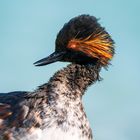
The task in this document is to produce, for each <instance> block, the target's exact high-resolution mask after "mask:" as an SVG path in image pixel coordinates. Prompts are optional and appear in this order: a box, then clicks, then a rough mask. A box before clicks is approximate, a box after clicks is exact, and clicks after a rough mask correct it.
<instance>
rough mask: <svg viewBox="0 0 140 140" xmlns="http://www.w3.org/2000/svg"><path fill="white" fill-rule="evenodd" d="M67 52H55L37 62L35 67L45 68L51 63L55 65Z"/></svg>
mask: <svg viewBox="0 0 140 140" xmlns="http://www.w3.org/2000/svg"><path fill="white" fill-rule="evenodd" d="M64 54H65V52H54V53H52V54H51V55H49V56H48V57H45V58H43V59H41V60H39V61H37V62H35V63H34V65H35V66H44V65H48V64H50V63H54V62H56V61H61V60H62V58H63V56H64Z"/></svg>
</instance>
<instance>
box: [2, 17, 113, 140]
mask: <svg viewBox="0 0 140 140" xmlns="http://www.w3.org/2000/svg"><path fill="white" fill-rule="evenodd" d="M97 27H98V28H99V29H100V30H102V31H103V32H105V33H106V34H107V32H106V31H104V28H102V27H101V26H100V25H99V24H98V23H97V20H96V18H95V17H93V16H89V15H81V16H79V17H76V18H73V19H72V20H70V22H68V23H67V24H65V26H64V27H63V28H62V30H61V31H60V32H59V34H58V36H57V39H56V53H57V55H54V54H53V56H52V55H51V57H48V58H47V59H46V58H45V59H42V60H41V61H38V62H37V63H39V65H45V64H49V63H52V62H54V59H55V61H57V59H58V57H59V59H60V58H61V60H60V61H69V62H74V63H72V64H70V65H68V66H67V67H66V68H64V69H62V70H60V71H58V72H56V73H55V74H54V76H53V77H52V78H50V80H49V82H48V83H46V84H44V85H42V86H39V87H38V89H37V90H35V91H34V92H11V93H7V94H4V93H1V94H0V140H92V131H91V128H90V126H89V122H88V120H87V117H86V114H85V111H84V108H83V104H82V96H83V94H84V93H85V91H86V89H87V88H88V87H89V86H90V85H91V84H93V83H95V82H96V81H98V80H100V76H99V72H100V70H101V67H105V66H107V65H108V64H109V62H107V61H110V59H108V58H106V56H103V55H104V54H105V55H106V53H109V55H111V54H112V56H113V53H114V50H113V48H112V47H111V46H108V47H110V50H109V51H108V48H107V45H106V47H105V48H107V50H103V52H102V51H101V52H99V51H98V50H97V52H96V51H95V54H96V56H97V57H95V58H94V57H93V58H92V57H91V56H87V54H86V53H87V51H86V52H85V51H83V50H84V48H82V51H81V52H80V50H79V46H78V51H76V50H73V46H69V47H70V48H68V44H69V41H71V40H72V39H73V38H76V39H79V40H81V39H83V40H84V38H87V37H88V36H89V35H90V34H91V33H94V30H95V31H96V28H97ZM94 34H96V32H95V33H94ZM102 39H106V42H107V41H112V40H111V38H110V36H109V35H108V38H102ZM103 42H105V41H103ZM74 43H75V42H74ZM108 44H109V43H108ZM110 44H111V43H110ZM110 44H109V45H110ZM72 45H75V44H72ZM85 45H86V44H85ZM74 47H75V46H74ZM83 47H84V46H83ZM85 47H87V46H85ZM88 47H89V46H88ZM92 47H93V46H92ZM95 47H96V46H95ZM63 51H65V54H64V53H63V54H62V53H61V52H63ZM66 52H67V53H66ZM60 53H61V55H63V56H61V57H60V55H58V54H60ZM100 54H102V55H100ZM93 56H94V55H93ZM102 56H103V57H104V58H103V59H104V62H105V63H103V61H100V59H102V58H101V57H102ZM52 57H53V61H52ZM46 60H47V61H46ZM48 60H49V61H48ZM74 60H75V61H74ZM42 62H43V63H42ZM105 64H106V65H105Z"/></svg>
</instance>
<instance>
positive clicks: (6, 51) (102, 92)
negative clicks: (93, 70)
mask: <svg viewBox="0 0 140 140" xmlns="http://www.w3.org/2000/svg"><path fill="white" fill-rule="evenodd" d="M139 13H140V1H139V0H129V1H128V0H123V1H122V0H106V1H105V0H76V1H75V0H70V1H66V0H60V1H58V0H20V1H19V0H0V92H9V91H16V90H24V91H26V90H30V91H32V90H34V89H36V87H37V86H38V85H41V84H43V83H45V82H47V81H48V80H49V78H50V77H51V76H52V75H53V73H54V72H56V71H57V70H59V69H61V68H62V67H64V66H66V65H67V64H66V63H60V62H58V63H55V64H51V65H48V66H46V67H34V66H33V62H35V61H36V60H38V59H40V58H43V57H45V56H47V55H48V54H50V53H52V52H53V51H54V41H55V38H56V34H57V32H58V31H59V29H60V28H61V27H62V26H63V24H64V23H65V22H67V21H68V20H69V19H70V18H72V17H74V16H77V15H79V14H90V15H94V16H96V17H97V18H101V19H100V23H101V24H102V25H103V26H105V27H106V29H107V31H108V32H109V33H110V34H111V35H112V37H113V39H114V40H115V42H116V55H115V57H114V59H113V61H112V66H110V68H109V71H105V70H102V72H101V76H102V77H103V78H104V80H103V81H102V82H98V83H96V84H95V85H93V86H92V87H90V88H89V89H88V91H87V94H86V95H85V96H84V104H85V110H86V112H87V115H88V118H89V121H90V124H91V127H92V129H93V133H94V139H95V140H140V76H139V71H140V47H139V44H140V43H139V41H140V26H139V25H140V16H139Z"/></svg>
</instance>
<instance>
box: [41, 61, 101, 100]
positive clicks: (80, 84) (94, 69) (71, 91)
mask: <svg viewBox="0 0 140 140" xmlns="http://www.w3.org/2000/svg"><path fill="white" fill-rule="evenodd" d="M100 69H101V67H100V66H99V65H92V64H87V65H81V64H70V65H68V66H67V67H66V68H64V69H62V70H60V71H58V72H56V73H55V74H54V76H53V77H52V78H51V79H50V80H49V82H48V83H47V85H43V86H44V87H45V86H46V89H47V93H48V94H49V97H50V98H53V100H54V98H55V100H56V99H57V98H59V99H63V98H65V99H77V98H81V97H82V95H83V94H84V92H85V90H86V89H87V87H88V86H90V85H91V84H93V83H95V82H96V81H97V80H99V79H100V76H99V72H100ZM43 86H42V87H41V88H43Z"/></svg>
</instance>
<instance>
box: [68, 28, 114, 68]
mask: <svg viewBox="0 0 140 140" xmlns="http://www.w3.org/2000/svg"><path fill="white" fill-rule="evenodd" d="M113 44H114V41H113V40H112V39H111V37H110V35H109V34H108V33H107V32H106V31H105V30H104V29H103V30H100V31H96V32H94V34H91V35H89V36H88V37H87V38H84V39H76V38H74V39H72V40H70V41H69V43H68V46H67V47H68V48H69V49H72V50H74V51H80V52H83V53H85V54H86V55H87V56H89V57H92V58H97V59H98V60H99V61H100V62H101V64H102V65H103V66H106V65H107V64H109V61H110V60H111V59H112V57H113V54H114V46H113Z"/></svg>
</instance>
